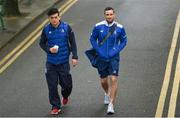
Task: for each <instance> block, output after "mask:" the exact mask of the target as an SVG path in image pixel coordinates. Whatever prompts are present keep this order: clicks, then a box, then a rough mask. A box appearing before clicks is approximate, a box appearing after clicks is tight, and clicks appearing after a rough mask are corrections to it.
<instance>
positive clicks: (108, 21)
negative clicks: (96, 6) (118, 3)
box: [106, 19, 114, 24]
mask: <svg viewBox="0 0 180 118" xmlns="http://www.w3.org/2000/svg"><path fill="white" fill-rule="evenodd" d="M106 21H107V23H108V24H111V23H112V22H113V21H114V19H110V20H108V19H106Z"/></svg>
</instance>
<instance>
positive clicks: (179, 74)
mask: <svg viewBox="0 0 180 118" xmlns="http://www.w3.org/2000/svg"><path fill="white" fill-rule="evenodd" d="M179 82H180V50H179V54H178V59H177V64H176V70H175V76H174V82H173V88H172V92H171V98H170V103H169V110H168V117H174V116H175V112H176V101H177V96H178V90H179Z"/></svg>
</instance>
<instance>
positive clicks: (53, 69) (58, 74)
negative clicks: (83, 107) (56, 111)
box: [46, 62, 72, 108]
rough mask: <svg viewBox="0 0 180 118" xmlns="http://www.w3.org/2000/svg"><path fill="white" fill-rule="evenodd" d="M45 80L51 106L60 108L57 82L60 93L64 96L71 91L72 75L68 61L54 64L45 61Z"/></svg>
mask: <svg viewBox="0 0 180 118" xmlns="http://www.w3.org/2000/svg"><path fill="white" fill-rule="evenodd" d="M46 80H47V84H48V89H49V101H50V104H51V105H52V108H61V100H60V97H59V93H58V84H60V86H61V94H62V96H63V97H64V98H67V97H68V96H69V95H70V94H71V91H72V77H71V74H70V65H69V63H64V64H58V65H54V64H51V63H48V62H47V63H46Z"/></svg>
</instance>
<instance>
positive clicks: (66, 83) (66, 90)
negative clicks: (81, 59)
mask: <svg viewBox="0 0 180 118" xmlns="http://www.w3.org/2000/svg"><path fill="white" fill-rule="evenodd" d="M59 69H60V70H59V75H60V78H59V84H60V85H61V94H62V96H63V98H62V104H63V105H66V104H67V103H68V97H69V96H70V94H71V91H72V88H73V83H72V77H71V74H70V65H69V63H66V64H62V65H61V66H60V68H59Z"/></svg>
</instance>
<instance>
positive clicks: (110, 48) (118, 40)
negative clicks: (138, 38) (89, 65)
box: [90, 7, 127, 114]
mask: <svg viewBox="0 0 180 118" xmlns="http://www.w3.org/2000/svg"><path fill="white" fill-rule="evenodd" d="M104 15H105V21H102V22H100V23H97V24H96V25H95V27H94V29H93V31H92V34H91V37H90V42H91V44H92V47H93V48H94V49H95V51H96V52H97V54H98V58H99V61H98V63H99V64H98V67H97V69H98V73H99V75H100V78H101V85H102V88H103V89H104V91H105V96H104V104H108V109H107V113H108V114H113V113H114V103H115V98H116V94H117V85H118V83H117V78H118V71H119V61H120V59H119V52H120V51H121V50H122V49H123V48H124V47H125V46H126V43H127V37H126V32H125V29H124V27H123V26H122V25H121V24H119V23H117V22H115V21H114V18H115V11H114V9H113V8H112V7H107V8H105V10H104ZM114 27H115V30H114V32H113V33H112V34H111V35H110V36H109V37H108V38H107V40H105V41H104V40H103V39H104V38H105V37H106V36H107V34H108V33H109V32H110V31H111V30H112V28H114ZM108 76H109V77H108ZM108 78H109V79H110V81H111V85H110V86H109V83H108Z"/></svg>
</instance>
